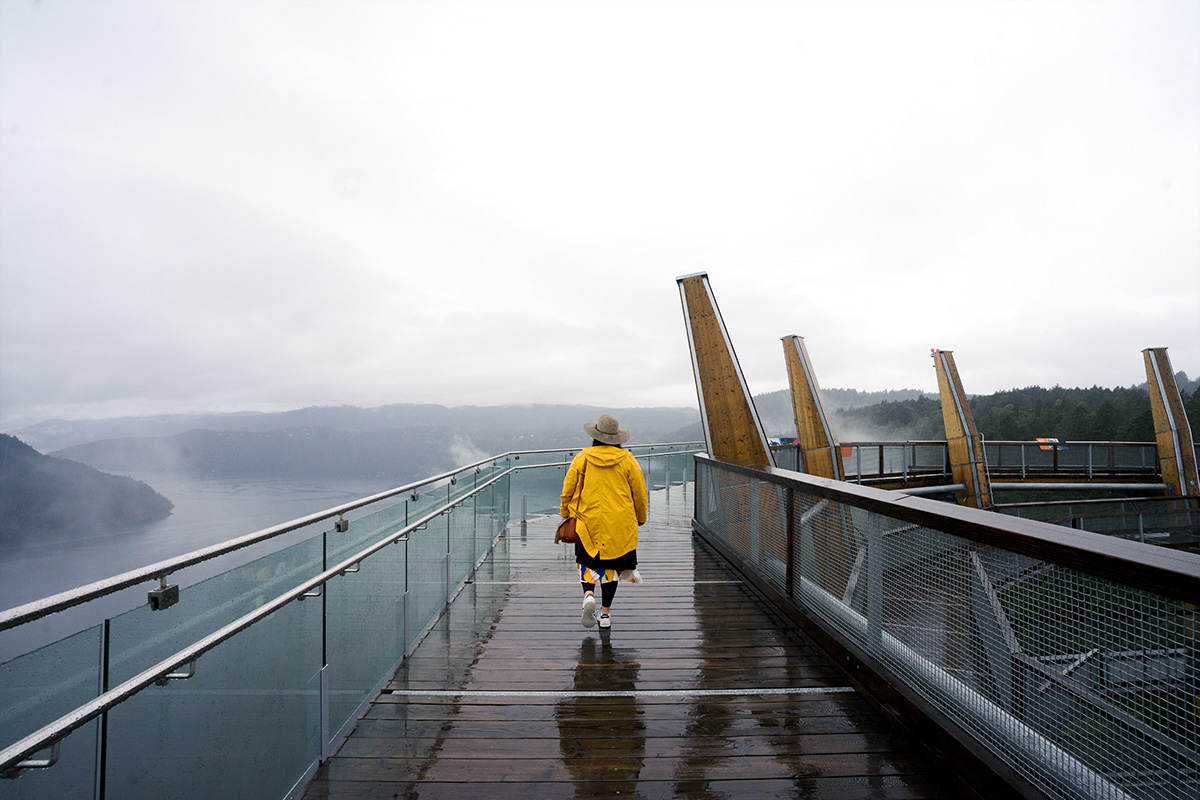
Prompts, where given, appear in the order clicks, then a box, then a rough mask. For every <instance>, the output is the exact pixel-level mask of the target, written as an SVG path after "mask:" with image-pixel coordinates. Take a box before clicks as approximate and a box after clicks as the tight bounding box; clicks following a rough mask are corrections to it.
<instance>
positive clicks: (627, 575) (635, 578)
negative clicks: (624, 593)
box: [618, 569, 642, 583]
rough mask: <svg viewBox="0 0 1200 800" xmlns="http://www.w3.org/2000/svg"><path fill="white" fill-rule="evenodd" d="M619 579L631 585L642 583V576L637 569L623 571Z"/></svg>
mask: <svg viewBox="0 0 1200 800" xmlns="http://www.w3.org/2000/svg"><path fill="white" fill-rule="evenodd" d="M618 577H619V578H620V579H621V580H623V581H629V582H630V583H641V582H642V574H641V573H640V572H638V571H637V570H636V569H626V570H622V571H621V574H620V575H619V576H618Z"/></svg>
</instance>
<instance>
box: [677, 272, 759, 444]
mask: <svg viewBox="0 0 1200 800" xmlns="http://www.w3.org/2000/svg"><path fill="white" fill-rule="evenodd" d="M676 281H677V283H678V284H679V296H680V299H681V300H682V301H683V318H684V322H685V323H686V327H687V334H688V346H689V347H690V348H691V351H692V370H693V371H694V373H695V376H696V394H697V396H698V398H699V400H700V420H701V422H702V423H703V425H704V441H705V444H707V445H708V452H709V454H710V455H712V456H713V457H714V458H720V459H724V460H726V461H738V462H741V463H743V464H754V465H757V466H763V467H771V466H774V465H775V461H774V459H773V458H772V457H771V448H770V446H769V445H768V444H767V437H766V435H765V434H764V432H763V426H762V422H761V421H760V420H759V418H758V410H757V409H756V408H755V407H754V400H753V398H752V397H751V396H750V390H749V388H747V386H746V379H745V377H744V376H743V375H742V368H741V367H740V366H739V365H738V361H737V356H736V355H734V352H733V343H732V342H731V341H730V340H729V332H728V331H727V330H726V329H725V322H724V321H723V320H722V319H721V312H720V311H719V310H718V309H717V302H716V300H715V299H714V298H713V293H712V288H711V287H710V286H709V285H708V274H707V273H704V272H701V273H697V274H695V275H685V276H684V277H682V278H677V279H676Z"/></svg>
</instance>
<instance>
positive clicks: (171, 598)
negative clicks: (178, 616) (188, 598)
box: [146, 575, 179, 611]
mask: <svg viewBox="0 0 1200 800" xmlns="http://www.w3.org/2000/svg"><path fill="white" fill-rule="evenodd" d="M146 599H148V600H149V601H150V608H151V610H153V611H162V610H163V609H165V608H170V607H171V606H173V605H175V604H176V603H178V602H179V584H177V583H172V584H171V585H169V586H168V585H167V576H166V575H163V576H162V577H160V578H159V579H158V588H157V589H151V590H150V591H149V592H148V593H147V594H146Z"/></svg>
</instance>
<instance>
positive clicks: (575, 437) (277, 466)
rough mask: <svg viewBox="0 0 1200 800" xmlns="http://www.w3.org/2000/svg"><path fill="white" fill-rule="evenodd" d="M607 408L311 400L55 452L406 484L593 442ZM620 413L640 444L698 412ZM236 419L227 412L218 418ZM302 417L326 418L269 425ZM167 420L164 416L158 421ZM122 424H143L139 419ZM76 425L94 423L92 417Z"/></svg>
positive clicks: (113, 461) (154, 467)
mask: <svg viewBox="0 0 1200 800" xmlns="http://www.w3.org/2000/svg"><path fill="white" fill-rule="evenodd" d="M601 413H603V410H602V409H599V408H590V407H583V406H493V407H474V406H464V407H460V408H445V407H443V406H387V407H383V408H378V409H360V408H354V407H349V406H347V407H340V408H311V409H301V410H299V411H295V412H287V413H284V414H269V415H268V414H264V415H255V416H250V415H244V416H240V417H238V420H239V421H240V422H242V423H252V424H253V427H255V428H264V429H256V430H199V429H194V430H189V431H186V432H183V433H179V434H176V435H172V436H138V437H133V436H130V437H123V438H117V439H104V440H99V441H90V442H87V443H85V444H77V445H73V446H71V447H66V448H64V449H61V450H58V451H55V453H54V454H55V455H58V456H62V457H64V458H69V459H72V460H74V461H78V462H80V463H83V464H87V465H89V466H92V467H95V468H97V469H103V470H108V471H114V472H125V473H129V474H134V475H141V476H149V475H168V474H172V475H175V474H178V475H186V476H189V477H197V478H200V477H220V478H248V477H259V478H306V479H321V478H352V479H353V478H369V479H372V480H377V479H380V480H384V481H387V482H392V483H395V484H397V485H399V484H401V483H406V482H408V481H412V480H417V479H420V478H424V477H427V476H429V475H434V474H437V473H439V472H443V471H445V470H448V469H452V468H454V467H458V466H462V465H464V464H468V463H471V462H473V461H478V460H480V459H483V458H486V457H487V456H490V455H496V454H499V453H504V452H508V451H510V450H538V449H548V448H557V447H578V446H583V445H585V444H588V441H587V437H586V434H585V433H584V432H583V423H584V422H586V421H591V420H595V419H596V418H598V417H599V415H600V414H601ZM612 413H614V414H615V415H617V416H618V418H619V419H620V420H621V424H622V425H623V426H625V427H628V428H629V429H630V430H631V431H632V432H634V438H633V439H631V442H632V443H634V444H636V443H638V442H643V443H649V442H654V441H665V440H666V439H664V437H666V436H668V435H669V434H670V433H671V432H672V431H674V430H677V429H678V428H679V427H680V426H681V425H684V424H686V423H688V422H691V421H693V420H695V419H696V417H697V412H695V411H693V410H690V409H670V408H641V409H617V410H615V411H613V412H612ZM190 419H192V420H193V421H194V418H190ZM229 420H230V417H225V416H220V417H213V418H211V419H210V420H209V421H210V423H212V424H216V423H224V422H228V421H229ZM297 421H305V422H311V423H316V422H323V423H325V424H322V425H316V424H310V425H304V426H294V427H283V428H276V429H268V428H265V426H266V425H269V424H272V423H273V424H283V423H289V422H290V423H295V422H297ZM161 424H162V423H161V421H158V420H156V421H154V422H153V423H152V424H151V425H150V426H148V427H149V429H154V428H155V427H157V426H159V425H161ZM122 425H123V426H125V427H132V428H135V429H136V428H137V426H136V424H135V423H134V422H133V421H132V420H128V421H123V422H122ZM73 429H74V430H75V431H76V432H77V433H87V432H88V428H87V427H86V426H85V425H83V424H79V425H74V426H73ZM59 430H60V432H61V431H62V429H59Z"/></svg>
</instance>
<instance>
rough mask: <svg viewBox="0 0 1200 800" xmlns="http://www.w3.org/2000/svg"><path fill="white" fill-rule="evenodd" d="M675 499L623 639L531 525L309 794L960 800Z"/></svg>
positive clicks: (549, 526)
mask: <svg viewBox="0 0 1200 800" xmlns="http://www.w3.org/2000/svg"><path fill="white" fill-rule="evenodd" d="M680 494H681V493H680V492H678V491H676V492H675V498H674V501H673V502H675V503H677V504H678V503H683V504H685V505H686V503H688V502H690V499H689V498H686V497H681V496H680ZM658 495H659V493H654V494H652V501H651V514H652V520H651V524H650V525H648V526H647V528H644V529H643V535H642V537H641V545H640V546H639V551H638V552H639V556H640V560H641V562H642V566H641V567H640V569H641V571H642V572H643V573H644V574H645V575H647V576H653V578H652V579H650V580H648V582H647V583H645V584H642V585H622V586H621V587H620V588H619V590H618V593H617V598H616V601H615V603H614V605H613V627H612V629H610V630H607V631H602V630H600V629H598V628H590V629H585V628H583V627H582V626H581V625H580V622H579V606H580V602H581V600H582V593H581V591H580V587H579V585H578V583H577V582H576V581H574V580H572V577H571V573H572V569H573V557H572V556H571V555H570V553H569V549H568V548H563V547H561V546H557V547H556V546H555V545H553V544H552V542H551V539H552V531H553V525H554V522H555V521H554V520H553V519H546V520H542V521H537V522H531V523H530V524H529V525H528V526H527V527H526V535H525V538H524V539H523V540H522V539H521V538H519V537H517V536H506V538H504V539H502V540H501V543H500V545H499V546H498V547H497V550H496V552H495V553H494V554H493V555H492V556H491V557H490V558H489V560H488V562H485V565H484V567H483V568H482V569H481V570H480V572H479V574H478V575H477V576H476V580H475V581H474V582H473V583H472V584H470V585H469V586H467V587H465V588H464V590H463V592H462V593H461V594H460V595H459V597H458V598H457V599H456V600H455V603H454V604H453V605H452V606H451V609H450V610H449V611H448V613H447V614H445V615H444V616H443V618H442V619H441V620H440V621H439V622H438V623H437V624H436V625H435V626H434V628H433V629H432V630H431V631H430V634H429V636H428V637H427V638H426V640H425V641H424V642H423V643H422V644H421V645H420V646H419V647H418V648H417V650H416V652H415V653H414V654H413V655H412V657H410V658H409V659H407V660H406V662H405V663H404V664H403V665H402V666H401V667H400V669H399V670H397V672H396V674H395V675H394V676H393V677H392V679H391V680H390V681H389V682H388V684H387V686H386V688H385V690H384V692H383V693H382V694H381V695H380V696H379V697H378V698H377V699H376V701H375V702H374V703H372V704H371V706H370V708H369V709H368V710H367V712H366V714H365V716H364V718H363V719H362V720H361V721H360V722H359V725H358V727H357V729H356V730H355V732H354V733H353V734H352V735H351V737H350V738H349V739H348V740H347V741H346V742H345V743H344V744H343V745H342V747H341V748H340V750H339V751H338V753H337V754H336V755H335V756H334V757H333V758H331V759H330V760H329V761H327V762H326V763H325V764H324V765H322V767H321V769H320V770H319V771H318V773H317V776H316V777H315V778H314V780H313V781H312V782H311V783H310V784H309V786H308V787H307V789H306V792H305V794H304V797H305V798H309V800H319V799H321V798H326V799H332V798H347V800H349V799H351V798H365V797H371V798H378V797H384V798H389V797H406V798H407V797H420V798H428V797H434V798H437V797H453V798H472V797H480V798H483V797H486V798H488V800H497V798H522V799H524V798H529V797H537V798H551V799H552V798H566V797H616V796H634V797H647V798H655V797H663V798H666V797H695V798H713V797H737V798H743V797H748V798H755V797H761V798H776V797H779V798H782V797H798V796H803V797H812V798H847V799H848V800H854V799H855V798H867V797H871V798H916V797H923V798H949V797H953V796H955V795H954V793H953V791H951V789H950V788H948V787H947V786H946V785H944V784H943V781H942V771H941V767H940V766H939V765H937V764H935V763H933V762H931V761H929V760H928V759H927V758H926V757H925V756H924V755H923V754H922V752H920V751H918V750H916V749H914V746H913V744H912V743H911V742H909V741H906V740H905V738H904V737H903V736H901V735H898V734H897V732H896V731H895V730H894V729H893V728H892V727H891V726H890V725H889V724H888V723H887V722H886V721H885V720H883V719H882V718H881V717H880V716H879V715H878V714H877V713H876V712H875V711H874V709H873V708H872V707H871V706H870V705H869V704H868V703H867V702H866V701H865V700H863V699H862V698H860V697H859V696H858V695H857V694H855V693H853V692H849V691H847V689H846V687H845V686H844V684H845V679H844V677H843V676H842V675H841V673H839V672H838V671H837V670H836V669H834V668H833V667H832V666H831V665H829V664H828V663H827V662H826V661H825V660H824V658H823V656H822V655H821V654H820V652H819V651H818V650H817V649H816V648H815V647H814V646H813V645H812V643H811V642H810V641H809V640H808V639H807V638H806V637H805V636H804V635H803V634H801V633H800V632H798V631H796V630H795V629H793V628H791V627H789V626H787V625H785V624H783V623H782V622H781V621H780V620H779V619H778V618H777V617H776V615H775V614H774V613H773V612H772V610H771V609H770V608H769V607H768V606H767V605H766V604H765V603H764V602H762V600H761V599H759V598H758V596H757V595H755V594H754V593H753V592H752V591H751V590H750V589H748V588H747V587H745V586H744V585H742V584H741V583H740V582H739V581H737V579H736V577H735V576H734V575H733V573H732V572H731V571H730V570H729V569H728V568H726V567H725V566H724V564H723V563H721V561H720V560H719V558H717V557H716V556H715V555H714V554H712V553H711V552H710V551H708V550H707V549H706V548H705V547H704V546H703V545H702V544H699V543H696V542H694V541H693V540H692V537H691V534H690V507H688V508H687V512H688V513H676V514H675V515H674V521H673V522H672V523H671V524H664V523H663V522H662V521H661V520H662V516H663V514H662V507H661V505H660V506H659V507H657V508H656V506H655V503H656V501H657V502H660V503H661V501H662V498H661V497H659V496H658ZM423 692H431V693H433V694H422V693H423ZM603 692H616V693H618V696H597V695H596V693H603Z"/></svg>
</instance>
